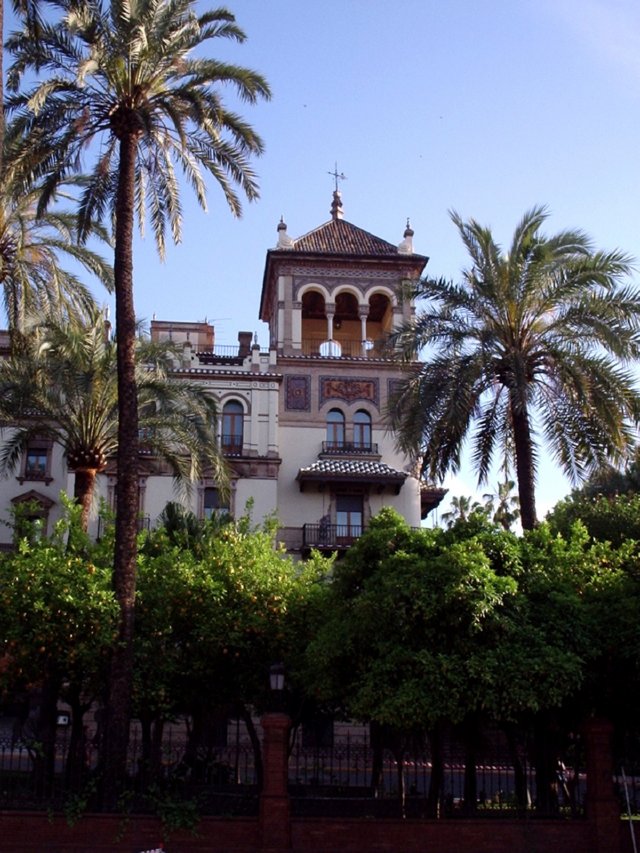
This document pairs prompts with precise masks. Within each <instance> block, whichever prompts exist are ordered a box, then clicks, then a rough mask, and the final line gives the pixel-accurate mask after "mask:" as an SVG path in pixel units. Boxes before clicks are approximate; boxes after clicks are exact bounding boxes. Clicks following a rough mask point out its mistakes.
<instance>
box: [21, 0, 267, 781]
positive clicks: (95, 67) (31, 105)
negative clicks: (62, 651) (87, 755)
mask: <svg viewBox="0 0 640 853" xmlns="http://www.w3.org/2000/svg"><path fill="white" fill-rule="evenodd" d="M194 6H195V4H194V2H193V0H128V2H122V0H111V3H110V4H107V3H106V0H82V2H78V0H57V2H56V3H55V7H56V8H57V9H59V10H60V11H61V13H62V19H61V20H59V21H55V22H53V23H49V22H47V21H44V20H42V21H40V23H39V27H38V34H37V36H38V37H37V38H34V33H33V32H32V31H31V30H30V27H29V26H28V21H26V22H25V28H24V30H23V31H22V32H21V33H18V34H17V35H15V36H14V37H12V38H10V39H9V40H8V42H7V46H8V48H9V50H10V51H11V52H12V54H13V57H14V61H13V65H12V67H11V68H10V70H9V75H8V88H9V90H10V91H12V92H13V95H12V96H11V97H9V98H8V107H9V109H10V110H11V111H12V112H13V113H14V114H15V115H16V117H17V120H16V122H15V123H14V126H13V132H12V136H11V140H10V144H11V145H12V148H13V157H12V162H13V168H14V169H15V170H16V172H17V173H18V174H20V175H22V176H23V179H24V180H25V181H27V182H32V181H33V179H34V178H42V179H43V192H42V195H41V197H40V210H41V211H42V210H45V209H46V207H47V205H48V202H49V199H50V197H51V194H52V193H53V192H54V191H55V189H56V187H57V186H58V185H59V183H60V181H62V180H64V179H65V178H66V177H67V176H68V175H70V174H74V173H75V172H76V171H77V170H78V169H79V168H80V164H81V162H82V156H83V154H84V153H85V152H87V147H88V146H89V145H91V153H93V154H94V156H95V165H94V168H93V171H92V172H91V174H90V176H89V178H88V180H87V185H86V188H85V190H84V192H83V193H82V195H81V198H80V205H79V221H80V233H81V235H84V234H85V233H86V232H87V229H88V227H89V225H90V223H91V222H92V221H93V220H94V219H96V218H97V219H102V217H103V216H104V215H105V214H106V213H107V212H108V211H110V212H111V215H112V218H113V220H114V236H115V252H114V274H115V301H116V334H117V340H118V407H119V436H118V472H119V474H118V501H117V515H116V532H115V555H114V587H115V590H116V595H117V597H118V601H119V602H120V607H121V624H120V640H121V642H120V643H119V644H118V647H117V649H116V650H115V651H114V655H113V663H112V673H111V689H110V711H109V720H108V731H109V732H110V734H109V740H110V742H109V744H108V746H107V761H108V766H107V777H108V781H107V783H106V788H107V790H108V791H109V795H108V796H110V797H113V796H114V792H115V779H116V777H117V776H119V777H122V776H123V774H124V766H125V757H126V746H127V739H128V728H129V714H128V709H129V695H130V692H131V691H130V685H131V679H132V665H133V612H134V608H133V605H134V594H135V566H136V517H135V516H136V512H135V509H136V506H137V488H138V486H137V481H138V477H137V460H138V417H137V413H138V406H137V390H136V377H135V339H136V334H135V328H136V318H135V311H134V304H133V224H134V215H135V214H137V216H138V219H139V222H140V225H141V226H142V225H143V224H144V219H145V213H146V212H147V211H148V213H149V215H150V218H151V224H152V228H153V232H154V235H155V239H156V243H157V246H158V250H159V252H160V254H161V255H162V254H163V252H164V247H165V231H166V227H167V224H168V225H169V227H170V230H171V234H172V236H173V239H174V240H176V241H177V240H179V239H180V228H181V209H180V203H179V189H178V179H177V176H176V171H175V167H176V165H177V166H178V167H179V168H180V169H181V170H182V171H183V173H184V175H185V177H186V178H187V180H188V181H189V183H190V184H191V185H192V187H193V189H194V191H195V193H196V196H197V198H198V201H199V202H200V204H201V206H202V207H203V208H204V207H205V206H206V202H205V181H204V179H203V176H202V170H203V169H204V170H205V171H206V172H208V173H209V174H210V175H212V176H213V178H214V180H215V181H216V182H217V183H218V184H219V185H220V187H221V188H222V190H223V193H224V195H225V198H226V200H227V203H228V204H229V207H230V209H231V211H232V213H233V214H235V215H240V212H241V206H240V200H239V197H238V195H237V193H236V191H235V189H234V185H239V187H240V188H241V190H242V191H243V192H244V194H245V195H246V196H247V198H248V199H249V200H252V199H255V198H257V195H258V191H257V184H256V179H255V175H254V173H253V171H252V169H251V166H250V158H251V155H257V154H260V153H261V151H262V142H261V140H260V138H259V136H258V135H257V134H256V133H255V131H254V130H253V129H252V128H251V126H250V125H249V124H247V123H246V122H245V121H244V120H243V119H242V118H241V117H240V116H239V115H237V114H236V113H234V112H232V111H231V110H229V109H228V108H227V107H226V106H225V104H224V102H223V99H222V96H221V93H220V88H221V86H223V85H229V86H231V88H232V89H233V90H235V92H236V93H237V94H238V96H239V97H240V99H241V100H244V101H248V102H250V103H253V102H255V101H257V100H258V99H259V98H268V97H269V95H270V92H269V87H268V85H267V83H266V81H265V80H264V78H263V77H262V76H261V75H259V74H257V73H256V72H254V71H250V70H248V69H246V68H243V67H240V66H237V65H229V64H225V63H222V62H218V61H216V60H215V59H210V58H198V57H194V55H193V53H194V51H195V50H196V49H198V48H202V46H203V45H205V44H206V43H207V42H208V41H209V40H211V39H220V38H221V39H232V40H235V41H238V42H242V41H244V38H245V36H244V33H243V32H242V30H241V29H240V28H239V27H238V26H237V25H236V23H235V19H234V17H233V15H232V14H231V13H230V12H228V11H227V10H226V9H222V8H220V9H215V10H213V11H209V12H205V13H204V14H203V15H200V16H198V15H196V13H195V11H194ZM31 70H36V71H37V72H39V73H40V74H47V75H48V76H46V77H45V78H44V79H38V80H37V81H36V83H35V84H34V85H33V86H30V87H29V88H28V90H27V91H26V92H20V91H18V87H19V85H20V82H21V79H22V75H23V73H24V72H25V71H31ZM34 163H36V164H37V165H35V166H34V165H33V164H34Z"/></svg>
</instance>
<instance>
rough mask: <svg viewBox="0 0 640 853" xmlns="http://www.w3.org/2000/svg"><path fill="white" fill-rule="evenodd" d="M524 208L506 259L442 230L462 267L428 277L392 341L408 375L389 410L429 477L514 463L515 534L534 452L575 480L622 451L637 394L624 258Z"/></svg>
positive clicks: (481, 232)
mask: <svg viewBox="0 0 640 853" xmlns="http://www.w3.org/2000/svg"><path fill="white" fill-rule="evenodd" d="M546 216H547V214H546V212H545V210H544V209H543V208H540V207H536V208H533V209H532V210H530V211H528V212H527V213H526V214H525V215H524V217H523V219H522V221H521V222H520V223H519V224H518V226H517V228H516V230H515V233H514V236H513V240H512V242H511V245H510V247H509V250H508V251H506V252H505V251H503V250H502V248H501V247H500V246H499V245H498V244H497V243H496V241H495V238H494V237H493V234H492V233H491V231H490V229H488V228H485V227H483V226H481V225H480V224H479V223H478V222H476V221H475V220H473V219H471V220H469V221H467V222H465V221H463V220H462V219H461V218H460V216H458V214H456V213H452V219H453V222H454V224H455V225H456V227H457V229H458V231H459V233H460V236H461V238H462V241H463V243H464V245H465V247H466V249H467V251H468V252H469V256H470V260H471V265H470V266H469V268H468V269H466V270H464V271H463V273H462V280H461V282H460V283H459V284H455V283H451V282H448V281H445V280H443V279H433V278H425V279H423V280H422V281H420V282H419V283H418V284H417V286H416V287H415V289H414V292H413V294H412V295H413V296H414V297H417V298H419V299H421V300H424V302H425V303H426V307H424V308H423V309H421V310H419V311H418V313H417V314H416V317H415V319H414V320H412V321H411V322H409V323H408V324H407V325H405V327H404V328H402V329H401V330H400V331H399V332H398V334H397V335H396V337H395V341H396V344H397V345H398V346H399V348H400V350H401V352H402V355H403V357H404V358H405V359H406V360H407V361H410V362H412V363H413V362H415V359H416V357H418V356H419V354H420V353H421V351H422V350H423V348H426V350H425V352H426V360H425V363H424V366H423V367H422V368H421V369H419V370H415V369H414V367H415V364H414V365H413V367H412V369H411V370H410V371H408V373H407V378H406V380H405V381H404V384H403V387H402V388H401V389H400V390H399V392H398V393H397V394H396V395H395V398H394V400H393V401H392V404H391V406H390V409H389V417H390V423H391V425H392V426H393V427H394V428H395V429H396V430H397V431H398V436H399V444H400V446H401V447H402V448H403V449H404V450H406V451H408V452H411V453H414V454H419V455H420V456H422V458H423V464H424V468H425V470H426V471H427V472H428V474H429V476H430V477H432V478H438V477H443V476H444V475H445V474H446V473H447V471H449V470H454V471H455V470H457V469H458V468H459V466H460V458H461V450H462V446H463V444H464V441H465V439H466V437H467V436H469V435H470V434H471V433H472V431H473V438H472V448H473V450H472V459H473V464H474V466H475V468H476V471H477V473H478V481H479V482H480V483H482V482H485V481H486V479H487V476H488V475H489V473H490V471H491V467H492V463H493V462H494V458H495V453H496V451H498V452H499V453H501V454H502V455H503V456H504V457H506V459H507V462H508V463H512V464H513V468H514V470H515V473H516V480H517V483H518V496H519V500H520V513H521V519H522V526H523V527H524V528H525V529H530V528H532V527H533V526H534V525H535V523H536V521H537V518H536V509H535V494H534V485H535V475H536V470H537V467H538V459H539V455H540V451H541V447H542V445H543V444H546V445H547V446H548V447H549V448H550V450H551V452H552V454H553V458H554V460H555V461H556V462H557V463H558V464H559V465H560V466H561V467H562V469H563V470H564V471H565V472H566V474H567V475H568V476H569V477H570V478H571V479H572V480H573V481H574V482H577V481H580V480H582V479H584V478H585V477H586V476H588V474H589V473H590V472H591V471H593V470H594V468H596V467H597V466H599V465H602V464H603V463H604V462H605V461H616V460H621V459H624V458H625V457H626V456H627V455H628V454H629V453H630V451H631V450H632V448H633V445H634V441H635V433H634V425H635V424H636V423H637V421H638V417H639V415H640V396H639V395H638V391H637V388H636V382H635V377H634V375H633V373H632V371H631V370H630V369H629V363H630V362H631V361H635V360H636V359H637V358H638V355H639V353H640V297H638V293H637V291H636V289H635V288H634V287H632V286H631V285H630V284H626V283H624V280H625V278H626V277H627V276H628V274H629V273H630V269H631V265H630V259H629V258H628V257H627V256H626V255H624V254H622V253H621V252H619V251H611V252H602V251H595V250H594V249H593V247H592V245H591V242H590V241H589V239H588V238H587V237H586V236H585V235H584V234H583V233H582V232H581V231H562V232H560V233H558V234H555V235H553V236H550V237H547V236H545V235H543V234H542V232H541V228H542V226H543V224H544V221H545V219H546Z"/></svg>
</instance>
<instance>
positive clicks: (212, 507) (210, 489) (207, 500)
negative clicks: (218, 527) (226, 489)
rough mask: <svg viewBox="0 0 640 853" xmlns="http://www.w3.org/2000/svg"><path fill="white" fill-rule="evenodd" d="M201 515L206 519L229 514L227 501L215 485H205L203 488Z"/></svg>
mask: <svg viewBox="0 0 640 853" xmlns="http://www.w3.org/2000/svg"><path fill="white" fill-rule="evenodd" d="M202 515H203V517H204V518H206V519H210V518H214V517H217V518H222V517H224V516H227V515H229V502H228V501H227V500H225V499H224V498H222V496H221V495H220V491H219V490H218V489H217V488H216V487H215V486H206V487H205V489H204V493H203V511H202Z"/></svg>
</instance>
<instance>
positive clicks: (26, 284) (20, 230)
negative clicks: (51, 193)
mask: <svg viewBox="0 0 640 853" xmlns="http://www.w3.org/2000/svg"><path fill="white" fill-rule="evenodd" d="M38 198H39V189H38V188H37V187H36V188H35V189H32V190H27V191H22V190H17V189H16V188H15V187H12V186H11V180H10V177H9V176H8V175H7V174H1V173H0V288H1V290H2V300H3V304H4V311H5V314H6V317H7V321H8V324H9V330H10V332H11V333H12V339H13V340H15V338H16V336H19V335H20V333H21V332H22V331H23V330H24V325H25V322H26V320H27V317H28V316H29V315H36V316H38V317H40V318H42V317H44V316H51V317H53V316H58V317H59V318H62V317H64V316H68V315H70V314H72V313H75V314H77V315H78V316H84V315H85V314H86V312H87V311H89V310H91V309H92V307H93V305H94V300H93V297H92V295H91V293H90V291H89V290H88V288H87V287H86V285H85V284H84V283H83V282H82V281H81V280H80V279H79V278H78V276H77V275H76V274H75V273H73V272H70V271H68V270H66V269H63V268H62V267H61V266H60V263H59V257H60V255H66V256H67V257H68V258H69V259H71V260H72V261H73V262H77V263H79V264H80V265H81V266H82V267H84V269H85V270H87V271H88V272H90V273H91V274H93V275H95V276H97V278H98V279H99V280H100V281H102V282H103V284H105V285H106V287H107V289H109V290H111V289H112V288H113V270H112V268H111V266H110V265H109V264H107V263H106V262H105V260H104V259H103V258H102V257H101V256H100V255H98V254H97V253H96V252H94V251H91V250H90V249H88V248H87V247H86V246H82V245H78V241H77V219H76V217H75V216H73V215H72V214H70V213H65V212H62V211H60V210H58V209H57V208H56V209H54V210H50V211H44V212H43V213H42V214H41V215H40V216H37V215H36V208H37V202H38ZM93 231H94V233H96V234H97V235H98V236H99V237H100V238H102V239H103V240H107V239H108V238H107V235H106V234H105V233H104V232H103V230H102V228H100V227H99V226H98V225H94V227H93Z"/></svg>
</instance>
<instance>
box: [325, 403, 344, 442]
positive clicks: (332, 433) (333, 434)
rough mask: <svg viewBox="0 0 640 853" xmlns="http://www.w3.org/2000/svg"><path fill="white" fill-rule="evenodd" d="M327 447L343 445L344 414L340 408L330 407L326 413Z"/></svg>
mask: <svg viewBox="0 0 640 853" xmlns="http://www.w3.org/2000/svg"><path fill="white" fill-rule="evenodd" d="M327 447H328V449H329V450H339V449H340V448H343V447H344V415H343V414H342V412H341V411H340V409H331V411H330V412H329V413H328V415H327Z"/></svg>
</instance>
